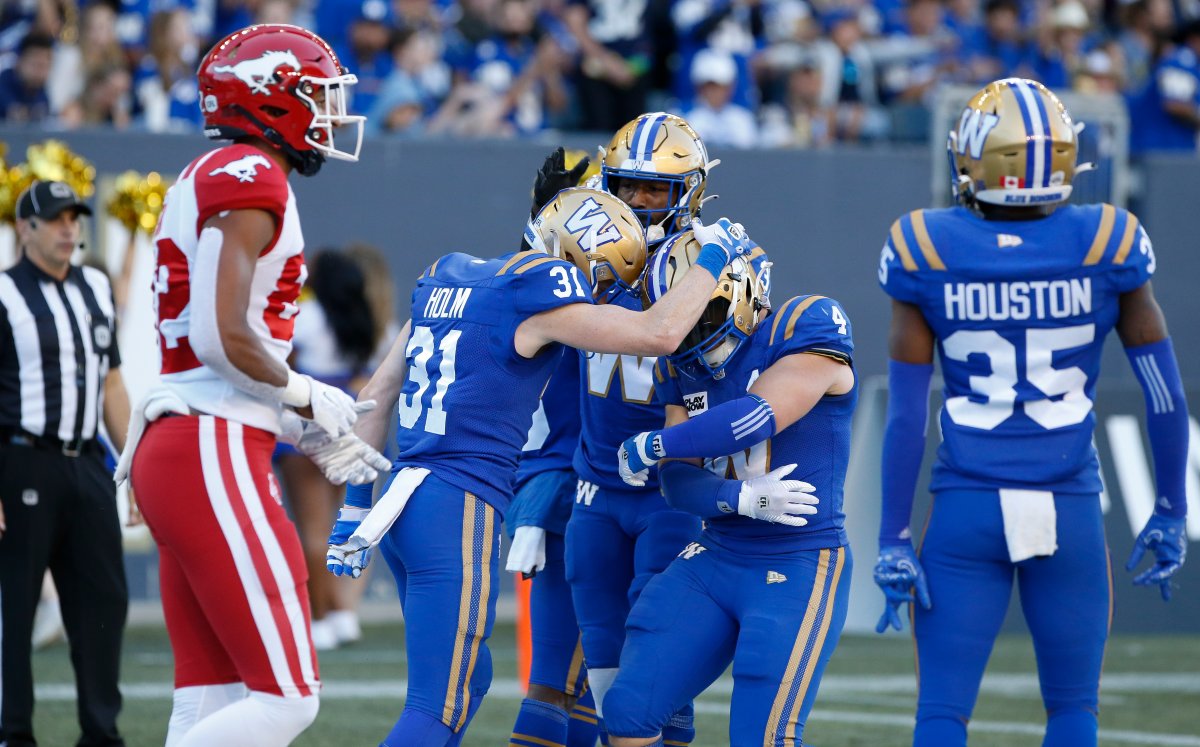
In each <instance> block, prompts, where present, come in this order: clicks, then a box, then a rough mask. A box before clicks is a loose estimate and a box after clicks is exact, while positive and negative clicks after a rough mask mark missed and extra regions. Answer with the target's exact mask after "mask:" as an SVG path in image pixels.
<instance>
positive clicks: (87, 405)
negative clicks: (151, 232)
mask: <svg viewBox="0 0 1200 747" xmlns="http://www.w3.org/2000/svg"><path fill="white" fill-rule="evenodd" d="M120 364H121V356H120V353H119V352H118V350H117V325H116V316H115V313H114V308H113V296H112V288H111V287H110V286H109V283H108V278H107V277H106V276H105V275H104V273H103V272H100V271H99V270H95V269H93V268H91V267H72V268H71V270H70V272H69V273H68V274H67V277H66V279H65V280H62V281H59V280H57V279H55V278H54V277H52V276H50V275H48V274H46V273H45V272H43V271H42V270H41V269H39V268H38V267H37V266H36V265H35V264H33V262H31V261H30V260H29V258H28V257H23V258H22V259H21V261H20V262H18V263H17V264H16V266H15V267H12V268H11V269H9V270H7V271H5V272H2V273H0V428H3V429H7V430H16V429H20V430H23V431H27V432H29V433H32V434H34V435H37V436H44V437H47V438H57V439H60V440H62V441H76V440H83V441H87V440H90V439H93V438H95V437H96V432H97V428H98V426H99V424H100V423H101V422H102V413H103V408H104V379H105V377H106V376H107V375H108V371H109V369H110V368H116V367H118V366H119V365H120Z"/></svg>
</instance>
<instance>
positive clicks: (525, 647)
mask: <svg viewBox="0 0 1200 747" xmlns="http://www.w3.org/2000/svg"><path fill="white" fill-rule="evenodd" d="M513 578H514V579H515V581H516V587H517V680H518V681H519V682H520V683H521V689H522V690H528V689H529V667H530V664H531V662H532V661H533V626H532V625H531V624H530V615H529V591H530V589H532V588H533V580H532V579H526V578H522V576H521V574H519V573H515V574H513Z"/></svg>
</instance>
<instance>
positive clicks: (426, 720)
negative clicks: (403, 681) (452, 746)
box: [379, 708, 454, 747]
mask: <svg viewBox="0 0 1200 747" xmlns="http://www.w3.org/2000/svg"><path fill="white" fill-rule="evenodd" d="M452 736H454V732H453V731H451V730H450V727H449V726H446V725H445V724H443V723H442V722H441V720H440V719H436V718H434V717H433V716H430V715H429V714H427V713H421V712H420V711H414V710H412V709H411V708H405V709H404V712H403V713H401V714H400V720H399V721H397V722H396V725H395V726H393V727H392V730H391V731H390V732H388V735H387V738H386V739H384V740H383V743H382V744H380V745H379V747H445V745H446V743H447V742H448V741H449V740H450V737H452Z"/></svg>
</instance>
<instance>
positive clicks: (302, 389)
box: [280, 369, 312, 407]
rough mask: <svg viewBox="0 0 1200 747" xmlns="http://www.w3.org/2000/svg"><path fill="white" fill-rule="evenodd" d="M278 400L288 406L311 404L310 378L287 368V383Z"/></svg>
mask: <svg viewBox="0 0 1200 747" xmlns="http://www.w3.org/2000/svg"><path fill="white" fill-rule="evenodd" d="M280 400H281V401H282V402H283V404H285V405H287V406H288V407H308V406H309V405H310V404H312V379H310V378H308V377H307V376H305V375H304V374H298V373H296V372H295V371H293V370H291V369H288V383H287V386H285V387H284V388H283V396H282V397H280Z"/></svg>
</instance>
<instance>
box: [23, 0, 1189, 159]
mask: <svg viewBox="0 0 1200 747" xmlns="http://www.w3.org/2000/svg"><path fill="white" fill-rule="evenodd" d="M0 8H2V10H0V71H2V72H0V118H3V119H4V120H5V121H8V122H37V123H40V124H42V125H43V126H45V127H50V128H60V129H73V128H78V127H88V126H111V127H117V128H141V129H145V130H148V131H154V132H171V131H177V132H194V131H195V130H196V129H197V128H198V127H199V125H200V122H201V116H200V110H199V107H198V105H197V93H196V81H195V74H194V73H195V68H196V65H197V62H198V55H199V54H200V52H201V51H202V50H204V49H207V48H208V45H209V44H211V42H212V41H213V40H214V39H217V38H220V37H221V36H222V35H224V34H226V33H228V32H229V31H231V30H233V29H236V28H238V27H241V26H244V25H247V24H250V23H254V22H292V23H297V24H300V25H303V26H305V27H307V28H312V29H314V30H316V31H317V32H318V33H320V34H321V35H322V36H323V37H324V38H326V39H327V40H329V42H330V44H331V45H332V46H333V47H334V49H335V50H336V51H337V52H338V54H339V56H340V57H341V60H342V62H343V64H345V65H346V67H347V68H349V70H350V71H351V72H353V73H354V74H355V75H357V76H358V79H359V83H358V85H357V86H356V87H355V89H354V99H353V101H352V104H351V105H352V108H353V110H354V112H355V113H359V114H366V115H368V117H369V125H368V126H369V130H368V132H369V133H371V134H376V135H378V134H388V135H399V136H409V135H414V134H428V135H438V134H441V135H451V136H488V137H497V136H500V137H504V136H526V135H530V134H533V133H538V132H541V131H544V130H547V129H557V130H589V131H612V130H614V129H616V128H617V127H619V126H620V125H621V124H623V123H624V122H626V121H628V120H629V119H631V118H632V117H634V116H636V115H637V114H638V113H640V112H642V111H647V110H653V109H663V110H668V111H673V112H677V113H680V114H682V115H684V116H685V117H686V118H687V119H688V120H689V121H690V122H691V123H692V124H693V125H694V126H695V127H696V129H697V131H698V132H699V133H700V134H701V136H702V137H704V139H705V141H706V142H708V143H709V144H710V145H714V146H736V147H748V146H768V147H814V146H822V145H826V144H829V143H832V142H835V141H874V140H880V139H891V140H923V139H924V138H925V137H926V136H927V133H928V117H929V106H930V103H931V99H932V96H933V92H934V91H935V90H936V87H937V86H938V85H939V84H943V83H960V84H967V85H974V86H978V85H981V84H983V83H985V82H987V81H989V80H992V79H995V78H998V77H1003V76H1007V75H1022V76H1027V77H1031V78H1035V79H1037V80H1040V81H1042V82H1043V83H1045V84H1046V85H1047V86H1049V87H1051V88H1052V89H1054V90H1057V91H1060V92H1062V91H1066V90H1071V89H1074V90H1077V91H1084V92H1109V93H1113V94H1117V95H1120V96H1123V97H1124V98H1125V100H1126V102H1127V103H1128V106H1129V109H1130V111H1131V112H1132V113H1133V114H1134V116H1133V117H1132V119H1133V134H1132V147H1133V151H1134V153H1138V152H1140V151H1143V150H1147V149H1156V150H1195V144H1196V137H1195V131H1196V127H1197V126H1200V114H1198V113H1197V111H1198V110H1197V102H1198V101H1200V98H1198V97H1200V85H1198V81H1200V61H1198V59H1197V52H1198V51H1200V23H1198V22H1197V21H1196V20H1195V18H1196V17H1197V16H1200V6H1198V4H1197V3H1195V2H1190V3H1189V2H1186V0H1132V1H1126V0H1108V1H1107V2H1105V1H1104V0H1058V2H1057V3H1054V2H1050V1H1049V0H873V1H872V0H824V1H822V0H808V1H806V0H7V1H6V2H4V3H2V4H0Z"/></svg>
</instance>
